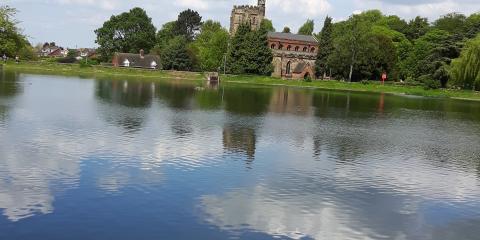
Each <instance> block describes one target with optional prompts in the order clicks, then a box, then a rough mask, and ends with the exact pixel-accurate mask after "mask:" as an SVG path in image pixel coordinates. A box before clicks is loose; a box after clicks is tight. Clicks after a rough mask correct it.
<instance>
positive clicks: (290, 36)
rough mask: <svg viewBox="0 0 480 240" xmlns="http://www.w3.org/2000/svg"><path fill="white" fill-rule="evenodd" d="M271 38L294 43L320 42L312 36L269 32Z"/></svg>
mask: <svg viewBox="0 0 480 240" xmlns="http://www.w3.org/2000/svg"><path fill="white" fill-rule="evenodd" d="M268 37H269V38H280V39H287V40H294V41H303V42H315V43H316V42H318V41H317V39H315V38H314V37H313V36H310V35H300V34H292V33H281V32H269V33H268Z"/></svg>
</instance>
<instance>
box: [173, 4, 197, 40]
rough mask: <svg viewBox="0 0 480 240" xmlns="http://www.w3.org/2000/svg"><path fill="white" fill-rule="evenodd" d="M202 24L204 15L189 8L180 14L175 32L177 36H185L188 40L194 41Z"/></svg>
mask: <svg viewBox="0 0 480 240" xmlns="http://www.w3.org/2000/svg"><path fill="white" fill-rule="evenodd" d="M201 25H202V17H201V16H200V14H198V12H196V11H193V10H191V9H188V10H185V11H183V12H181V13H180V14H179V15H178V19H177V21H176V24H175V28H174V31H173V32H174V34H175V35H176V36H184V37H185V39H187V41H193V40H194V39H195V36H196V34H197V33H198V32H199V31H200V27H201Z"/></svg>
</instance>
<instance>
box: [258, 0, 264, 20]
mask: <svg viewBox="0 0 480 240" xmlns="http://www.w3.org/2000/svg"><path fill="white" fill-rule="evenodd" d="M265 2H266V0H258V4H257V5H258V7H259V8H260V12H261V13H262V15H263V16H264V17H265V10H266V7H265Z"/></svg>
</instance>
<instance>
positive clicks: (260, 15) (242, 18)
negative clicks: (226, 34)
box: [230, 0, 266, 35]
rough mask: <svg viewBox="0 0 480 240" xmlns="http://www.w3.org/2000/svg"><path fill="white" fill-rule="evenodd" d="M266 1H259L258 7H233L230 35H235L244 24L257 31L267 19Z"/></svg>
mask: <svg viewBox="0 0 480 240" xmlns="http://www.w3.org/2000/svg"><path fill="white" fill-rule="evenodd" d="M265 1H266V0H258V5H257V6H248V5H243V6H233V10H232V15H231V16H230V34H232V35H234V34H235V33H236V32H237V29H238V26H240V24H242V23H248V24H250V25H251V26H252V29H253V30H257V29H258V28H259V27H260V23H261V22H262V21H263V19H264V18H265V10H266V8H265Z"/></svg>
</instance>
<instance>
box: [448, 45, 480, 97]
mask: <svg viewBox="0 0 480 240" xmlns="http://www.w3.org/2000/svg"><path fill="white" fill-rule="evenodd" d="M450 75H451V77H452V80H453V84H454V85H455V86H458V87H461V88H463V89H475V90H477V91H478V90H480V36H478V37H476V38H475V39H473V40H470V41H469V42H468V43H467V45H466V47H465V48H464V50H463V51H462V53H461V56H460V57H459V58H458V59H455V60H453V62H452V67H451V71H450Z"/></svg>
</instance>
